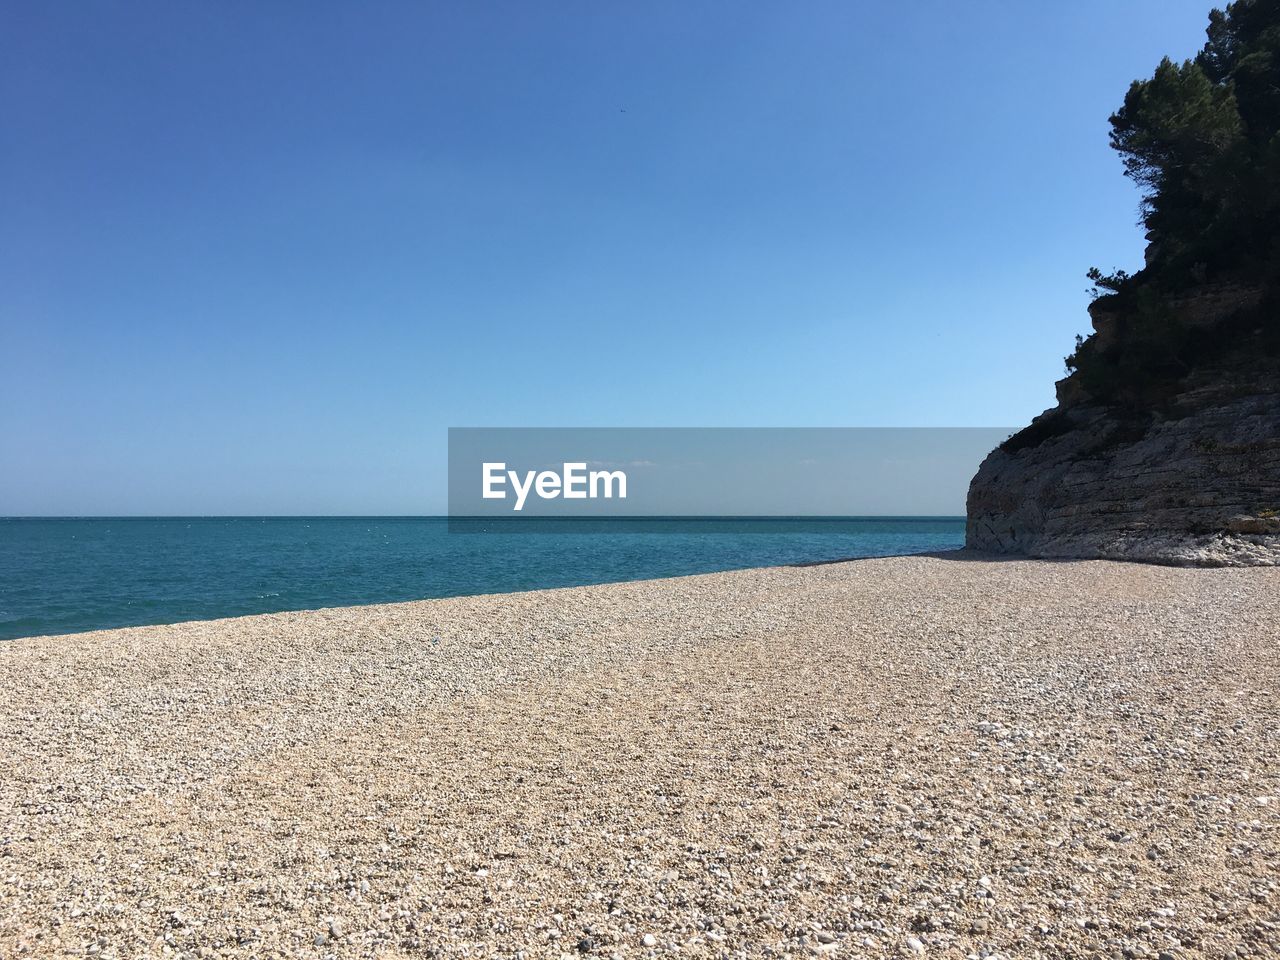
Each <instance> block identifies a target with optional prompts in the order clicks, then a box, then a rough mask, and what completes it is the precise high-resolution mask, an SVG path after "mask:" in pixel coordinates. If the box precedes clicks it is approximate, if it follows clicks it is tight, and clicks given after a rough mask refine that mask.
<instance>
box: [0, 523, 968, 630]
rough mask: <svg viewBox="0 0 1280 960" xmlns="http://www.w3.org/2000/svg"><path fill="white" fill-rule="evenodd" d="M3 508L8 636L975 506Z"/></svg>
mask: <svg viewBox="0 0 1280 960" xmlns="http://www.w3.org/2000/svg"><path fill="white" fill-rule="evenodd" d="M599 523H600V525H599V526H598V527H593V526H592V525H591V523H590V522H581V521H579V522H576V523H572V524H564V523H561V524H557V523H555V522H554V521H548V522H546V523H542V524H537V523H534V524H529V525H525V526H514V525H504V524H503V523H502V522H501V521H497V522H490V521H478V520H477V521H465V520H458V519H453V520H450V519H448V518H444V517H161V518H153V517H148V518H135V517H130V518H101V517H97V518H79V517H75V518H72V517H67V518H0V640H11V639H15V638H18V637H27V636H38V635H45V634H63V633H75V632H79V631H84V630H101V629H106V628H111V627H126V626H139V625H145V624H159V623H178V622H181V621H186V620H208V619H214V618H218V617H234V616H242V615H245V614H255V613H274V612H279V611H283V610H307V609H314V608H318V607H339V606H353V605H357V604H368V603H392V602H396V601H402V600H422V599H426V598H431V597H452V596H464V595H472V594H483V593H508V592H512V591H518V590H540V589H547V588H552V587H571V586H580V585H583V584H594V583H613V582H618V581H625V580H646V579H650V578H654V577H674V576H682V575H685V574H693V573H711V572H715V571H722V570H738V569H743V568H747V567H764V566H777V565H785V564H811V563H822V562H827V561H833V560H842V559H852V558H858V557H876V556H890V555H899V554H911V553H926V552H932V551H941V550H952V549H956V548H958V547H960V546H961V545H962V544H963V542H964V518H963V517H823V518H812V517H803V518H801V517H793V518H788V517H771V518H706V519H689V518H679V519H675V518H670V519H661V518H659V519H650V520H636V521H618V520H611V521H600V522H599Z"/></svg>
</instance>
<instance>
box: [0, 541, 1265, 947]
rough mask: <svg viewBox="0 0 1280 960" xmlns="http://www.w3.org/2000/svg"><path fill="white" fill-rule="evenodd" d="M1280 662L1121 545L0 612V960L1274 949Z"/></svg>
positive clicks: (1250, 618)
mask: <svg viewBox="0 0 1280 960" xmlns="http://www.w3.org/2000/svg"><path fill="white" fill-rule="evenodd" d="M1278 681H1280V570H1180V569H1168V568H1158V567H1144V566H1136V565H1119V564H1111V563H1105V562H1087V563H1085V562H1082V563H1047V562H1034V561H1004V562H994V561H981V560H971V559H957V558H942V559H940V558H925V557H907V558H895V559H887V560H871V561H860V562H854V563H845V564H836V565H830V566H820V567H810V568H803V569H800V568H779V569H768V570H754V571H747V572H743V573H730V574H715V575H710V576H702V577H690V578H684V579H678V580H666V581H651V582H645V583H632V584H620V585H612V586H601V587H587V588H581V589H575V590H562V591H548V592H539V593H527V594H516V595H508V596H495V597H478V598H467V599H456V600H442V601H427V602H422V603H411V604H399V605H392V606H380V607H364V608H353V609H339V610H322V611H315V612H308V613H291V614H279V615H273V616H263V617H249V618H243V619H236V620H222V621H215V622H209V623H191V624H180V625H176V626H170V627H150V628H139V629H129V630H119V631H108V632H101V633H92V634H81V635H76V636H71V637H55V638H40V639H32V640H18V641H13V642H10V643H0V690H2V691H3V693H4V696H3V699H2V701H0V957H10V956H14V955H28V956H34V957H55V956H62V955H72V956H84V955H86V954H91V955H97V956H100V957H120V958H132V957H145V956H157V957H158V956H222V955H234V956H245V957H270V956H302V957H327V956H334V957H363V956H383V957H399V956H470V957H489V956H501V957H511V956H520V955H523V956H526V957H530V958H533V957H560V956H561V955H571V956H582V955H598V956H606V957H607V956H610V955H618V956H623V957H642V956H649V955H669V954H675V953H677V952H678V953H679V954H680V955H683V956H712V957H720V956H726V957H767V956H788V955H791V956H805V955H811V954H833V955H836V956H849V957H861V956H878V955H900V954H907V955H911V954H920V953H924V954H926V955H928V956H953V957H962V956H991V955H996V954H999V955H1002V956H1006V957H1034V956H1044V957H1092V956H1104V957H1135V956H1136V957H1143V956H1150V957H1153V958H1155V957H1160V956H1164V955H1168V956H1172V957H1193V956H1213V957H1226V956H1233V955H1234V956H1240V957H1244V956H1264V955H1272V954H1269V953H1268V950H1269V949H1271V948H1269V947H1268V944H1270V945H1273V946H1274V945H1275V944H1277V943H1280V682H1278ZM521 951H523V954H522V953H521Z"/></svg>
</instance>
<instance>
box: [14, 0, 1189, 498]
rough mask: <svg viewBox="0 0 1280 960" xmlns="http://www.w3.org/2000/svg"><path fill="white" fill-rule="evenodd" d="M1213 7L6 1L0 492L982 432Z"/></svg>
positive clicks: (208, 494) (1020, 406) (375, 483)
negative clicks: (533, 452)
mask: <svg viewBox="0 0 1280 960" xmlns="http://www.w3.org/2000/svg"><path fill="white" fill-rule="evenodd" d="M1208 9H1209V5H1208V4H1207V3H1205V2H1203V0H1196V2H1189V0H1135V2H1130V3H1125V4H1115V3H1105V2H1101V0H1086V2H1081V3H1077V4H1071V5H1056V4H1055V5H1048V4H1015V3H1010V2H978V3H973V4H966V5H963V6H960V5H954V4H948V3H944V2H941V0H937V2H925V3H920V4H915V5H912V6H911V7H910V9H909V10H895V9H892V8H890V7H888V6H887V5H872V4H864V3H856V4H850V3H835V2H817V3H813V4H806V5H804V6H803V7H795V6H786V5H766V4H752V5H747V6H743V5H739V4H728V3H722V2H712V3H704V4H675V3H658V4H649V5H645V6H644V7H632V8H626V7H621V6H608V7H606V6H601V5H598V4H587V3H562V4H555V5H527V4H516V3H493V4H483V5H444V4H437V5H427V4H416V3H395V2H392V3H386V4H376V5H366V6H354V5H349V4H337V3H316V4H308V5H306V6H305V7H304V6H302V5H247V4H243V5H227V4H207V3H205V4H197V3H191V2H177V3H169V2H166V3H159V2H140V3H131V4H119V3H102V2H86V3H77V4H41V3H35V2H17V3H10V4H6V6H5V10H4V13H3V15H2V16H3V19H2V21H0V23H2V25H3V29H2V30H0V110H3V114H4V116H5V120H6V124H5V126H6V138H5V139H6V143H5V148H4V150H3V151H0V184H2V186H0V190H2V191H3V209H4V211H5V214H4V216H3V217H0V463H3V464H4V469H3V470H0V515H126V514H128V515H137V514H149V515H217V514H224V515H225V514H232V515H255V516H261V515H284V514H291V515H323V514H345V515H353V514H354V515H376V514H393V515H424V514H442V513H444V512H445V510H446V500H445V486H446V430H447V428H448V427H450V426H757V427H768V426H990V425H993V424H1009V423H1012V424H1023V423H1026V422H1028V421H1029V420H1030V418H1031V417H1033V416H1035V415H1036V414H1038V413H1040V412H1041V411H1042V410H1043V409H1045V408H1046V407H1048V406H1050V405H1051V404H1052V403H1053V381H1054V380H1055V379H1057V378H1059V377H1061V376H1062V375H1063V364H1062V358H1063V356H1064V355H1065V354H1067V353H1068V352H1070V350H1071V348H1072V340H1073V338H1074V336H1075V334H1077V333H1081V332H1086V331H1087V329H1088V317H1087V315H1086V313H1085V306H1086V304H1087V296H1086V294H1085V288H1086V287H1087V285H1088V284H1087V281H1086V280H1085V278H1084V272H1085V270H1086V269H1087V268H1088V267H1089V266H1091V265H1098V266H1100V267H1102V268H1104V269H1107V270H1110V269H1113V268H1117V267H1118V268H1124V269H1129V270H1133V269H1135V268H1136V267H1138V266H1140V264H1141V260H1142V247H1143V240H1142V235H1141V231H1140V230H1139V228H1138V227H1137V226H1136V221H1137V207H1138V194H1137V191H1136V190H1135V189H1134V188H1133V186H1132V185H1131V184H1130V183H1128V182H1127V181H1126V180H1125V179H1124V178H1123V177H1122V175H1121V174H1122V171H1121V166H1120V162H1119V159H1118V158H1117V157H1115V156H1114V155H1113V154H1112V152H1111V151H1110V150H1109V149H1108V147H1107V123H1106V119H1107V116H1108V114H1109V113H1110V112H1111V111H1112V110H1113V109H1115V108H1116V107H1117V106H1118V105H1119V104H1120V102H1121V100H1122V98H1123V96H1124V92H1125V90H1126V89H1127V87H1128V84H1129V83H1130V81H1132V80H1134V79H1136V78H1139V77H1145V76H1149V75H1150V73H1151V71H1152V70H1153V69H1154V67H1155V65H1156V63H1157V62H1158V61H1159V59H1160V58H1161V57H1162V56H1164V55H1166V54H1167V55H1169V56H1171V57H1173V58H1175V59H1182V58H1184V57H1188V56H1192V55H1194V53H1195V52H1196V50H1198V49H1199V47H1200V46H1201V45H1202V43H1203V40H1204V27H1205V24H1206V20H1207V13H1208Z"/></svg>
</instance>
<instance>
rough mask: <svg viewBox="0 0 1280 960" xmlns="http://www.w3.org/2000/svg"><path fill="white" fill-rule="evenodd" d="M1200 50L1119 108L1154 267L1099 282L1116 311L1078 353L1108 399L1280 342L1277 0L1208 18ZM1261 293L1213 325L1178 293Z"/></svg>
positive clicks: (1116, 144) (1247, 1)
mask: <svg viewBox="0 0 1280 960" xmlns="http://www.w3.org/2000/svg"><path fill="white" fill-rule="evenodd" d="M1207 32H1208V42H1207V43H1206V44H1205V45H1204V48H1203V49H1202V50H1201V51H1200V53H1199V54H1198V55H1197V56H1196V58H1195V59H1194V60H1187V61H1184V62H1183V63H1180V64H1179V63H1174V62H1173V61H1171V60H1169V59H1168V58H1167V57H1166V58H1165V59H1164V60H1162V61H1161V62H1160V65H1159V66H1158V67H1156V70H1155V73H1154V75H1153V76H1152V77H1151V78H1150V79H1147V80H1138V81H1135V82H1134V83H1133V85H1132V86H1131V87H1130V88H1129V92H1128V94H1127V95H1126V96H1125V98H1124V105H1123V106H1122V107H1121V108H1120V109H1119V110H1117V111H1116V112H1115V113H1114V114H1113V115H1112V116H1111V145H1112V147H1113V148H1114V149H1115V150H1116V151H1118V152H1119V153H1120V155H1121V157H1122V158H1123V161H1124V167H1125V174H1126V176H1128V177H1130V178H1131V179H1133V180H1134V182H1136V183H1137V184H1139V185H1140V186H1141V187H1142V189H1143V201H1142V222H1143V225H1144V226H1145V227H1146V229H1147V240H1148V247H1147V253H1146V261H1147V262H1146V266H1145V267H1144V268H1143V269H1142V270H1140V271H1138V272H1137V273H1136V274H1133V275H1132V276H1130V275H1128V274H1126V273H1124V272H1117V273H1114V274H1110V275H1107V274H1103V273H1102V272H1101V271H1099V270H1097V269H1094V270H1091V271H1089V279H1090V280H1092V281H1093V283H1094V291H1093V292H1094V294H1095V296H1097V297H1098V298H1099V300H1100V301H1101V302H1099V304H1098V308H1101V309H1102V310H1103V311H1104V312H1105V313H1107V314H1108V315H1110V316H1111V317H1114V318H1115V320H1116V323H1117V331H1116V334H1117V335H1116V336H1115V337H1114V338H1112V342H1111V343H1109V344H1108V346H1107V347H1106V348H1103V347H1102V346H1100V345H1099V343H1098V342H1097V341H1098V338H1097V337H1091V338H1089V339H1088V340H1083V341H1080V342H1078V343H1077V349H1076V352H1075V353H1074V354H1072V355H1071V356H1070V357H1068V358H1067V368H1068V369H1069V370H1071V371H1074V372H1076V374H1077V375H1078V377H1079V379H1080V382H1081V384H1082V386H1084V388H1085V389H1086V390H1087V391H1088V393H1089V394H1091V395H1092V396H1094V397H1096V398H1097V399H1100V400H1105V401H1114V402H1124V403H1127V404H1128V405H1131V406H1146V405H1149V404H1150V403H1151V402H1152V397H1153V394H1154V395H1159V394H1161V393H1162V392H1167V387H1168V386H1169V385H1170V384H1171V383H1174V382H1176V381H1178V380H1181V379H1182V378H1183V377H1185V376H1186V375H1187V373H1188V372H1189V371H1191V370H1192V369H1194V368H1195V367H1196V366H1197V365H1199V364H1200V363H1202V362H1204V361H1205V360H1208V359H1211V358H1212V356H1213V355H1214V354H1216V353H1220V352H1221V350H1223V349H1225V348H1228V347H1231V346H1233V345H1238V338H1239V337H1240V336H1242V335H1248V336H1255V335H1256V336H1258V337H1259V338H1260V340H1259V344H1258V346H1259V347H1260V348H1262V349H1264V350H1266V351H1268V352H1270V351H1274V350H1277V349H1280V316H1278V314H1280V310H1277V290H1280V0H1236V2H1234V3H1230V4H1228V5H1227V8H1226V9H1225V10H1214V11H1213V12H1212V13H1210V15H1209V27H1208V31H1207ZM1226 282H1230V283H1236V284H1239V285H1241V286H1242V287H1246V288H1252V289H1255V290H1260V291H1261V294H1262V303H1261V305H1260V306H1257V307H1255V308H1254V309H1252V310H1250V311H1249V313H1250V316H1248V317H1240V318H1236V322H1232V321H1231V320H1230V318H1226V319H1227V322H1224V323H1223V324H1221V325H1219V326H1218V328H1217V329H1216V330H1215V331H1213V332H1211V333H1210V334H1208V335H1206V334H1205V332H1204V331H1203V330H1194V329H1191V328H1190V327H1189V326H1188V325H1187V323H1186V321H1185V320H1183V319H1181V318H1180V316H1179V310H1178V302H1179V300H1180V299H1182V298H1184V297H1186V296H1187V295H1188V294H1189V293H1190V292H1192V291H1194V289H1195V288H1198V287H1203V286H1204V285H1206V284H1220V283H1226Z"/></svg>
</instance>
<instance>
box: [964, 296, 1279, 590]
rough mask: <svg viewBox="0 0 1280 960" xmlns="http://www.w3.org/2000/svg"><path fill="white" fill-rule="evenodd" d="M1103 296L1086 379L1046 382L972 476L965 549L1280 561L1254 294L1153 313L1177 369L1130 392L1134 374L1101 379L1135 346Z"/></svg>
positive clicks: (1260, 326) (1266, 373) (1269, 417)
mask: <svg viewBox="0 0 1280 960" xmlns="http://www.w3.org/2000/svg"><path fill="white" fill-rule="evenodd" d="M1117 299H1118V298H1114V297H1112V298H1103V299H1101V300H1099V301H1097V302H1096V303H1095V304H1094V306H1093V308H1092V309H1091V311H1090V313H1091V316H1092V319H1093V324H1094V329H1095V331H1096V332H1095V334H1094V336H1093V337H1091V338H1090V340H1089V341H1087V342H1086V346H1087V348H1088V353H1089V359H1090V360H1091V365H1090V366H1091V369H1090V370H1085V369H1081V370H1078V371H1077V372H1076V373H1074V374H1073V375H1072V376H1069V377H1068V378H1067V379H1065V380H1062V381H1060V382H1059V383H1058V405H1057V406H1056V407H1053V408H1052V409H1050V410H1048V411H1046V412H1045V413H1044V414H1042V415H1041V416H1039V417H1037V418H1036V419H1035V420H1034V421H1033V422H1032V423H1031V425H1030V426H1029V427H1027V428H1026V429H1025V430H1023V431H1022V432H1020V433H1018V434H1015V435H1014V436H1013V437H1011V438H1010V439H1009V440H1008V441H1006V442H1005V443H1004V444H1002V445H1001V447H1000V448H999V449H997V450H995V451H993V452H992V453H991V454H990V456H988V457H987V459H986V460H985V461H984V462H983V464H982V466H981V468H980V469H979V470H978V473H977V475H976V476H975V477H974V479H973V482H972V483H971V485H970V488H969V500H968V529H967V543H968V546H970V547H971V548H974V549H978V550H984V551H991V552H998V553H1017V554H1023V555H1027V556H1034V557H1106V558H1113V559H1125V560H1143V561H1148V562H1156V563H1170V564H1197V565H1214V566H1217V565H1264V564H1265V565H1275V564H1280V361H1278V359H1277V355H1276V351H1275V349H1274V342H1273V341H1274V335H1273V332H1272V330H1273V327H1274V321H1275V318H1274V317H1271V316H1270V311H1272V310H1273V309H1274V303H1272V302H1266V303H1264V302H1263V297H1262V293H1261V291H1260V290H1259V289H1257V288H1250V287H1242V286H1237V285H1232V284H1219V285H1217V286H1215V287H1212V288H1202V289H1200V290H1199V291H1197V292H1196V293H1195V294H1194V295H1191V296H1183V297H1181V298H1179V299H1177V300H1175V301H1172V302H1171V303H1169V304H1166V305H1164V307H1163V309H1165V310H1166V313H1167V316H1166V317H1165V322H1167V323H1168V324H1169V329H1172V330H1176V331H1178V338H1179V339H1178V343H1179V348H1180V350H1181V351H1182V354H1181V358H1179V357H1177V356H1175V357H1173V358H1172V359H1171V360H1170V361H1169V362H1167V363H1166V364H1165V367H1166V368H1167V369H1171V370H1173V371H1174V372H1173V374H1172V375H1170V374H1168V372H1167V370H1166V372H1165V374H1163V375H1162V377H1160V378H1157V379H1156V380H1155V382H1153V383H1150V384H1148V383H1143V384H1141V385H1140V386H1141V387H1142V389H1141V390H1137V389H1133V388H1134V386H1135V385H1134V384H1133V383H1132V382H1128V381H1132V380H1133V379H1134V378H1132V377H1130V376H1128V375H1127V374H1123V373H1116V371H1122V372H1123V371H1125V370H1126V369H1127V368H1126V367H1125V366H1124V365H1123V364H1122V363H1119V362H1118V361H1119V360H1123V359H1124V358H1125V357H1126V356H1131V355H1132V354H1133V352H1134V351H1135V350H1137V349H1138V342H1137V340H1136V339H1135V338H1137V337H1138V336H1139V335H1140V334H1139V333H1138V332H1136V331H1137V329H1138V328H1139V327H1140V324H1139V323H1138V322H1137V320H1136V319H1135V312H1136V308H1135V307H1134V306H1133V305H1132V304H1130V305H1128V306H1126V307H1121V306H1117V305H1116V303H1115V302H1114V301H1116V300H1117ZM1142 335H1143V336H1148V337H1149V334H1142ZM1108 364H1110V366H1108ZM1178 364H1181V366H1179V365H1178ZM1099 369H1103V370H1109V371H1111V373H1110V376H1111V379H1112V381H1113V382H1111V383H1106V382H1105V378H1100V377H1099V376H1098V375H1097V371H1098V370H1099ZM1090 374H1092V376H1090ZM1100 380H1101V381H1103V382H1099V381H1100Z"/></svg>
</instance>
